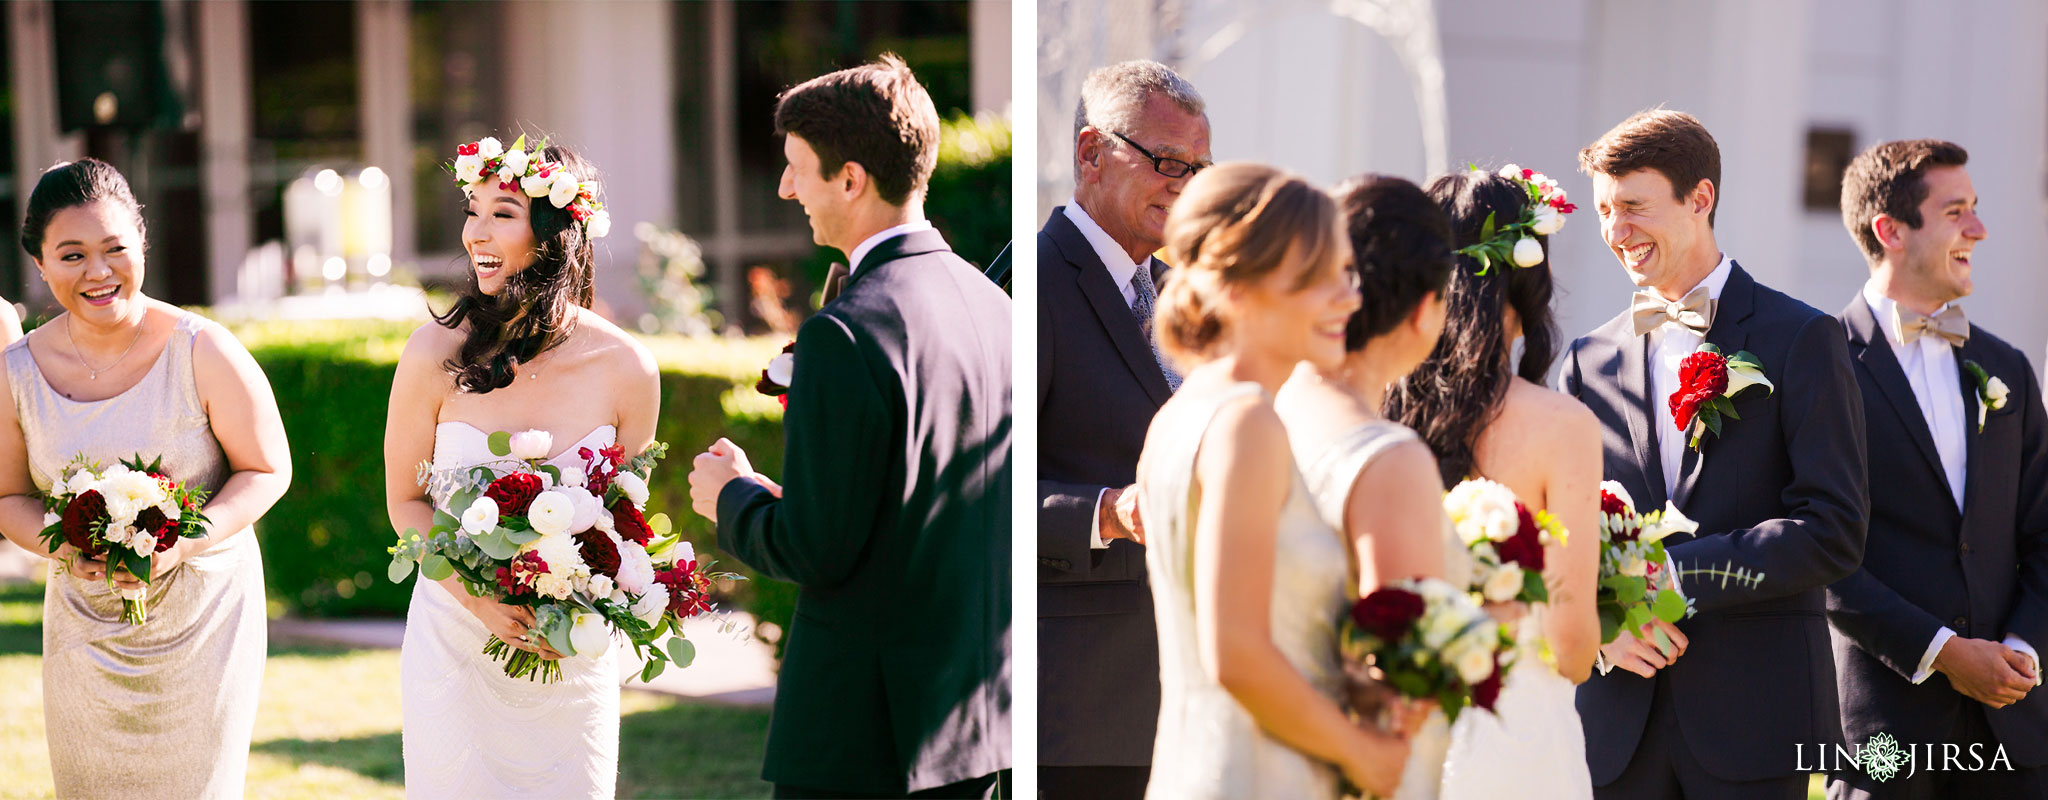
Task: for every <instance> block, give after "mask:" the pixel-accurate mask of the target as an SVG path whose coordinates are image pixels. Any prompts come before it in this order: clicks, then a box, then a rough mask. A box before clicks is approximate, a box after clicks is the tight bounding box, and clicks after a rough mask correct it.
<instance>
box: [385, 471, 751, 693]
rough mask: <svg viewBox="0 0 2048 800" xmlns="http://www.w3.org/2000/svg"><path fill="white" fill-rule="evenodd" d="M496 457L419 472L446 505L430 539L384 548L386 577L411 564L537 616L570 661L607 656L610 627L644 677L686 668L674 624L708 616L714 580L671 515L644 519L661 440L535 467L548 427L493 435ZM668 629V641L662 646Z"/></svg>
mask: <svg viewBox="0 0 2048 800" xmlns="http://www.w3.org/2000/svg"><path fill="white" fill-rule="evenodd" d="M489 446H490V450H491V453H492V454H493V455H496V456H498V457H499V458H500V460H499V461H497V462H492V463H488V464H480V465H477V466H473V467H467V468H463V469H458V470H444V471H440V472H436V471H434V470H432V469H431V467H430V466H428V465H422V468H421V483H422V484H424V485H426V486H427V488H428V494H429V496H431V497H435V498H446V499H445V500H442V501H440V502H439V503H438V505H437V507H436V508H435V511H434V523H433V526H432V527H431V528H430V529H429V530H428V531H427V533H426V534H425V535H421V534H420V533H419V532H418V531H416V530H413V529H407V530H406V531H405V533H404V534H402V535H400V536H399V538H398V543H397V544H396V545H393V546H392V547H391V548H390V552H391V568H390V573H389V577H390V578H391V580H392V581H393V582H398V581H403V580H405V579H406V577H407V576H408V575H410V574H412V570H413V568H414V567H415V566H417V567H418V568H419V571H420V576H421V577H423V578H426V579H428V580H444V579H446V578H448V577H449V576H450V575H455V576H459V577H460V578H461V579H462V584H463V586H464V587H465V588H467V589H468V590H469V593H470V594H471V595H472V596H476V597H492V598H495V599H496V600H498V601H499V602H501V603H507V604H510V605H521V606H528V607H531V608H532V609H533V616H534V623H533V628H532V632H533V635H535V636H538V637H539V638H540V640H541V641H544V642H546V643H547V645H548V646H549V647H552V648H554V650H555V651H556V652H558V653H561V654H562V655H564V656H579V655H580V656H589V657H596V656H599V655H603V654H604V651H605V650H606V649H607V648H609V647H610V645H611V639H612V634H613V633H614V632H617V633H620V634H624V635H625V637H626V639H627V641H629V642H630V643H631V644H632V645H633V647H634V648H635V649H636V650H637V651H638V652H639V653H640V655H641V657H642V658H643V659H646V661H647V666H646V667H645V668H643V669H642V671H641V680H643V681H645V680H652V679H653V678H654V676H656V675H659V674H661V672H662V670H663V669H665V668H666V666H667V664H668V662H670V661H673V662H675V663H676V664H677V665H678V666H689V664H690V661H691V660H692V659H693V658H695V655H696V647H695V646H694V645H692V644H691V643H690V642H689V640H687V639H685V638H683V633H682V624H681V623H682V620H684V619H688V618H690V617H695V616H699V615H702V614H707V613H710V612H711V611H713V610H714V608H715V606H714V605H713V604H712V602H711V600H710V598H709V594H710V591H711V581H712V580H713V579H716V578H735V579H737V578H738V577H739V576H737V575H733V574H730V573H713V572H708V571H706V570H707V569H708V568H709V567H710V566H711V564H710V563H705V564H702V565H700V564H698V562H697V557H696V553H695V552H694V551H693V550H692V548H691V546H690V543H689V542H686V541H683V540H682V539H681V537H680V536H678V535H675V534H674V533H673V532H672V531H671V530H670V527H671V526H670V523H669V519H668V516H667V515H666V514H655V515H653V516H652V517H649V516H645V515H644V512H645V506H646V503H647V494H648V491H647V477H648V476H649V475H650V474H651V473H652V472H653V470H654V464H655V462H656V461H657V460H659V459H660V458H662V457H663V456H664V455H666V454H667V451H668V446H667V445H665V444H662V443H660V442H656V443H654V444H653V445H652V446H650V447H648V448H647V450H646V451H645V452H643V453H641V454H640V455H638V456H635V457H633V458H632V459H630V460H629V459H627V458H626V455H625V450H624V448H622V447H621V446H619V445H616V444H615V445H612V446H609V447H605V448H603V449H600V450H596V451H593V450H591V449H590V448H588V447H584V448H579V449H578V450H577V451H576V455H577V457H578V458H580V459H581V460H582V462H583V465H582V466H569V467H556V466H554V465H552V464H547V463H543V462H544V460H545V459H546V458H547V456H548V453H549V451H550V450H552V449H553V442H552V441H551V440H550V437H549V436H548V434H547V433H546V432H544V431H525V432H522V433H517V434H508V433H504V432H498V433H493V434H491V435H490V441H489ZM671 633H672V634H673V636H672V637H671V638H669V640H668V642H667V644H666V645H665V646H662V645H658V644H657V642H658V641H659V640H660V638H661V637H662V636H663V635H664V634H671ZM483 652H484V654H485V655H488V656H491V658H492V659H493V660H497V661H503V662H505V674H506V675H508V676H511V677H514V678H519V677H524V678H527V679H528V680H533V679H535V677H536V676H538V679H539V680H541V681H542V682H554V681H557V680H560V679H561V676H562V668H561V664H560V663H558V662H556V661H552V660H548V659H544V658H541V657H540V655H539V654H538V653H534V652H532V651H529V650H520V649H517V648H514V647H512V646H510V645H509V644H507V643H505V642H504V641H502V640H500V639H498V637H497V636H496V635H493V636H491V638H490V639H489V640H488V641H486V642H485V643H484V648H483Z"/></svg>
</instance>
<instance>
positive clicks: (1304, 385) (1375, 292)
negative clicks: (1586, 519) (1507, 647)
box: [1274, 175, 1471, 798]
mask: <svg viewBox="0 0 2048 800" xmlns="http://www.w3.org/2000/svg"><path fill="white" fill-rule="evenodd" d="M1336 194H1337V198H1338V199H1337V202H1338V205H1339V206H1340V207H1341V208H1342V209H1343V212H1344V217H1345V227H1346V232H1347V233H1348V234H1349V237H1350V240H1351V251H1352V258H1353V260H1354V262H1355V263H1356V264H1357V268H1358V273H1359V280H1360V282H1361V283H1362V284H1363V285H1364V289H1365V304H1364V305H1363V306H1362V307H1360V308H1359V309H1358V311H1357V313H1354V314H1352V315H1351V319H1350V320H1349V321H1348V322H1347V323H1346V324H1345V326H1344V349H1345V351H1346V353H1345V356H1344V359H1343V361H1341V362H1339V363H1337V364H1336V365H1333V366H1332V367H1327V368H1318V367H1317V366H1315V365H1309V364H1303V365H1302V366H1300V367H1298V368H1296V370H1295V373H1294V376H1293V377H1292V378H1290V379H1289V380H1288V382H1287V385H1286V386H1285V387H1283V388H1282V389H1281V391H1280V395H1279V397H1278V398H1277V399H1276V401H1275V403H1274V405H1275V407H1276V408H1277V409H1278V410H1279V412H1280V419H1281V421H1282V422H1285V423H1286V425H1287V435H1288V439H1289V440H1290V442H1291V443H1292V445H1293V451H1294V456H1295V459H1296V463H1297V464H1299V465H1300V466H1301V470H1302V477H1303V478H1304V479H1305V480H1306V481H1307V482H1308V487H1309V492H1310V494H1311V495H1312V496H1313V497H1314V498H1315V502H1316V506H1317V509H1318V510H1319V511H1320V512H1321V513H1322V516H1323V519H1324V520H1326V521H1328V522H1329V523H1330V524H1331V525H1333V526H1335V527H1337V528H1338V529H1339V530H1341V531H1343V532H1344V535H1345V537H1346V538H1347V539H1348V540H1349V541H1350V542H1351V547H1352V551H1353V557H1354V558H1355V559H1356V560H1357V563H1358V575H1357V582H1356V586H1357V591H1358V592H1359V593H1360V594H1365V593H1368V592H1371V591H1372V590H1373V589H1376V588H1378V587H1379V586H1380V585H1381V584H1382V583H1385V582H1387V581H1390V580H1394V579H1398V578H1413V577H1431V578H1442V579H1446V580H1449V581H1450V582H1452V583H1453V584H1456V585H1463V584H1464V583H1466V582H1468V581H1469V580H1470V574H1471V565H1470V563H1469V560H1468V558H1467V557H1466V555H1465V549H1464V547H1463V546H1462V545H1460V544H1459V542H1458V539H1457V536H1456V535H1455V534H1454V533H1452V531H1451V528H1450V520H1449V519H1448V518H1447V517H1445V516H1444V511H1443V501H1442V497H1443V493H1444V487H1443V483H1442V482H1441V481H1439V480H1437V474H1436V458H1435V457H1434V456H1432V455H1431V454H1430V452H1429V447H1428V445H1425V444H1423V443H1422V441H1421V440H1420V439H1419V438H1417V437H1416V435H1415V432H1414V431H1412V430H1410V429H1408V427H1407V426H1405V425H1402V424H1400V423H1398V422H1393V421H1390V420H1388V419H1386V417H1385V415H1384V413H1383V412H1382V410H1381V404H1382V398H1384V397H1385V395H1386V390H1387V386H1388V385H1390V384H1392V383H1394V382H1395V381H1399V380H1400V379H1401V378H1402V377H1403V376H1405V375H1407V374H1408V373H1409V371H1411V370H1413V369H1415V367H1416V365H1418V364H1421V363H1422V360H1423V359H1424V358H1427V357H1428V356H1429V353H1430V350H1431V349H1432V348H1434V347H1435V346H1436V343H1437V337H1438V335H1439V334H1441V333H1442V331H1443V328H1444V307H1445V303H1444V287H1445V285H1446V283H1447V282H1448V281H1449V279H1450V273H1451V265H1452V255H1451V230H1450V224H1449V223H1448V222H1446V221H1445V219H1444V215H1443V212H1442V211H1441V210H1439V209H1438V208H1437V207H1436V204H1435V203H1433V202H1431V201H1430V199H1429V197H1428V196H1427V195H1424V194H1423V193H1422V190H1421V189H1420V188H1417V187H1416V186H1415V184H1413V183H1409V182H1408V181H1405V180H1402V179H1400V178H1394V177H1385V176H1378V175H1366V176H1363V177H1360V178H1357V179H1354V180H1353V181H1351V182H1350V183H1347V184H1346V185H1344V186H1342V187H1339V188H1338V189H1337V192H1336ZM1373 689H1374V687H1372V686H1370V685H1367V686H1361V687H1359V692H1360V694H1361V695H1365V696H1362V697H1360V698H1359V699H1358V700H1357V701H1356V702H1355V705H1357V706H1359V707H1360V710H1365V707H1368V706H1372V705H1377V704H1380V703H1384V702H1386V701H1385V700H1383V699H1382V700H1375V699H1373V698H1371V697H1370V696H1369V695H1371V694H1374V693H1375V692H1374V691H1373ZM1417 722H1420V723H1421V724H1420V730H1419V731H1418V732H1416V734H1415V735H1414V737H1413V738H1412V740H1411V741H1412V748H1413V749H1412V752H1411V754H1410V756H1409V759H1408V765H1407V768H1406V769H1404V770H1403V771H1402V782H1401V788H1400V790H1399V791H1396V792H1395V793H1394V796H1395V797H1397V798H1405V797H1433V796H1435V793H1436V784H1437V776H1438V775H1439V773H1440V771H1441V768H1442V766H1443V761H1444V754H1445V753H1446V752H1447V751H1448V750H1449V748H1450V728H1449V726H1448V725H1447V724H1446V723H1445V722H1444V716H1443V714H1441V713H1431V714H1429V715H1428V717H1427V719H1426V720H1417Z"/></svg>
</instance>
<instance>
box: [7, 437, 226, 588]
mask: <svg viewBox="0 0 2048 800" xmlns="http://www.w3.org/2000/svg"><path fill="white" fill-rule="evenodd" d="M205 501H206V492H205V491H204V490H201V489H194V488H190V487H187V486H183V485H180V484H179V483H178V482H177V481H174V480H172V479H171V477H170V476H169V475H167V474H165V473H164V466H163V458H162V457H158V458H157V459H156V460H154V461H151V462H149V463H148V464H144V463H143V462H142V457H141V456H135V457H133V458H130V459H128V460H126V461H123V462H121V463H118V464H115V465H113V466H111V467H107V468H105V469H101V468H100V466H99V464H97V463H95V462H92V461H88V460H87V459H86V458H85V456H83V455H80V456H78V457H76V458H74V459H72V461H71V464H70V465H69V466H67V467H65V469H64V471H63V474H61V475H60V476H58V479H57V482H56V483H55V484H52V485H51V486H50V490H49V491H48V492H46V493H44V495H43V511H44V513H43V526H44V527H43V531H42V537H43V542H44V543H46V544H48V545H49V546H50V552H52V553H55V552H57V548H59V547H61V546H63V545H65V544H70V545H71V546H72V547H75V548H78V550H79V552H81V553H84V554H85V555H86V556H87V557H89V558H98V559H103V560H105V561H106V562H107V588H109V589H114V588H115V584H114V570H115V569H117V568H118V569H123V570H126V571H127V572H128V574H130V575H133V576H135V579H136V580H139V581H142V583H143V584H144V585H143V586H141V587H137V588H133V589H125V588H124V589H119V590H118V591H119V592H120V594H121V604H122V615H121V617H122V619H125V620H127V621H128V622H129V623H130V624H133V625H141V624H143V623H144V622H145V621H147V617H148V606H147V604H146V603H145V596H146V595H147V593H148V584H149V582H150V579H151V577H152V575H153V572H154V563H153V562H154V560H155V557H156V554H157V553H161V552H163V551H165V550H169V549H171V546H172V545H175V544H177V543H178V539H180V538H188V539H189V538H197V537H200V536H204V535H206V524H207V520H206V516H205V515H204V514H201V513H199V509H200V506H201V505H202V504H204V503H205Z"/></svg>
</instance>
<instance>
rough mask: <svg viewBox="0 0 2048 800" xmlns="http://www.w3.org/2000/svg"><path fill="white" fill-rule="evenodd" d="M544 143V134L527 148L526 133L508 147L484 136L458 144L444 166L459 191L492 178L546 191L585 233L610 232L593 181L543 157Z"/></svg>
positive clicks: (531, 193) (536, 194) (538, 193)
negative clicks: (541, 139)
mask: <svg viewBox="0 0 2048 800" xmlns="http://www.w3.org/2000/svg"><path fill="white" fill-rule="evenodd" d="M547 146H548V143H547V142H546V141H545V140H543V141H542V142H541V143H540V144H538V145H535V146H534V148H533V151H532V152H528V151H527V149H526V137H525V136H521V137H519V139H518V140H517V141H514V142H513V143H512V147H511V148H510V149H507V148H506V147H505V146H504V145H503V144H500V143H499V142H498V140H497V139H496V138H495V137H491V136H486V137H484V138H482V139H480V140H477V141H474V142H470V143H469V144H465V145H457V146H456V148H455V163H453V164H450V165H447V169H448V171H449V172H452V173H454V174H455V184H456V185H457V186H461V187H462V193H463V194H464V195H468V194H470V193H472V192H475V191H476V187H477V186H479V185H482V184H483V182H484V181H485V180H487V179H496V180H497V181H498V188H500V189H503V190H505V191H508V192H511V191H523V192H525V193H526V196H527V197H531V198H535V199H539V198H542V197H545V198H547V199H548V202H550V203H553V204H554V205H555V207H556V208H565V209H568V211H569V216H571V217H574V218H575V219H576V221H577V222H579V223H582V224H583V235H584V236H585V237H588V238H591V239H602V238H604V237H605V234H608V233H611V230H612V215H611V212H608V211H605V210H604V203H601V202H598V199H597V189H598V187H597V182H596V181H582V180H578V179H577V177H576V175H575V173H572V172H570V171H569V170H567V169H565V168H564V167H563V166H562V165H561V163H559V162H554V161H545V160H542V157H541V154H542V153H544V152H546V151H547Z"/></svg>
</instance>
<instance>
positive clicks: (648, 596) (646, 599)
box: [633, 583, 668, 625]
mask: <svg viewBox="0 0 2048 800" xmlns="http://www.w3.org/2000/svg"><path fill="white" fill-rule="evenodd" d="M667 611H668V587H667V586H663V585H661V584H659V583H657V584H655V585H653V586H649V587H647V593H645V594H642V595H640V599H639V600H638V601H636V602H635V603H633V616H635V617H637V618H639V620H640V621H641V622H645V623H647V624H649V625H653V624H655V623H657V622H660V621H661V615H662V614H663V613H665V612H667Z"/></svg>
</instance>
